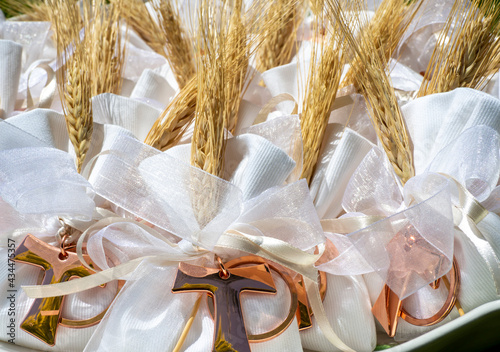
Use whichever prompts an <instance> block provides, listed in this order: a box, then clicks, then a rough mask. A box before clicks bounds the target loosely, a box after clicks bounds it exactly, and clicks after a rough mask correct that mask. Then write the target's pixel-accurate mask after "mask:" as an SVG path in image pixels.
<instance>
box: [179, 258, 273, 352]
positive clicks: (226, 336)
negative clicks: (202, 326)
mask: <svg viewBox="0 0 500 352" xmlns="http://www.w3.org/2000/svg"><path fill="white" fill-rule="evenodd" d="M219 264H220V269H212V268H204V267H200V266H195V265H190V264H186V263H180V264H179V270H178V271H177V277H176V278H175V283H174V287H173V288H172V292H174V293H177V292H192V291H201V292H207V293H208V294H210V295H211V296H213V297H214V301H215V303H214V308H215V332H214V345H213V349H212V351H214V352H223V351H225V352H250V345H249V343H248V337H247V333H246V328H245V323H244V321H243V314H242V311H241V303H240V293H241V292H243V291H253V292H262V293H276V288H275V286H274V281H273V278H272V275H271V272H270V270H269V267H268V266H267V265H265V264H259V265H252V266H247V267H242V268H232V269H230V270H227V269H226V268H225V267H224V265H223V264H222V261H220V259H219Z"/></svg>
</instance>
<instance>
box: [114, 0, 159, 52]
mask: <svg viewBox="0 0 500 352" xmlns="http://www.w3.org/2000/svg"><path fill="white" fill-rule="evenodd" d="M110 2H111V3H120V2H121V9H122V13H123V16H124V18H125V20H126V21H127V23H128V24H129V26H130V27H131V28H132V29H133V30H134V31H136V32H137V34H138V35H139V36H140V37H141V38H142V39H143V40H144V41H145V42H146V44H147V45H148V46H149V47H150V48H151V49H153V50H154V51H155V52H157V53H158V54H160V55H165V50H164V47H165V42H166V39H165V37H164V34H163V31H162V30H161V28H160V26H159V25H158V23H157V22H156V21H155V20H154V18H153V17H152V16H151V14H150V13H149V11H148V8H147V7H146V4H145V3H144V1H143V0H126V1H123V2H122V0H110Z"/></svg>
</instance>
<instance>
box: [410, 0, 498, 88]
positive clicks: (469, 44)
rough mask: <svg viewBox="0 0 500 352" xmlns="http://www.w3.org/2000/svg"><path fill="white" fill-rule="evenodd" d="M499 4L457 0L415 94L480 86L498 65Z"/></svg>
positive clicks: (487, 79) (484, 0) (491, 1)
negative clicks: (422, 80)
mask: <svg viewBox="0 0 500 352" xmlns="http://www.w3.org/2000/svg"><path fill="white" fill-rule="evenodd" d="M499 20H500V5H499V4H498V1H496V0H483V1H472V3H470V2H469V1H465V0H459V1H456V2H455V4H454V5H453V8H452V11H451V12H450V14H449V16H448V19H447V22H446V25H445V28H444V30H443V31H442V34H441V36H440V38H439V40H438V44H437V45H436V47H435V49H434V52H433V54H432V57H431V60H430V62H429V65H428V67H427V70H426V73H425V76H424V82H423V83H422V86H421V87H420V90H419V92H418V95H419V96H424V95H428V94H433V93H441V92H447V91H450V90H452V89H455V88H457V87H468V88H474V89H481V88H482V87H483V86H484V85H485V84H486V83H487V82H488V81H489V78H490V77H489V76H491V75H492V74H493V73H495V72H497V71H498V69H499V68H500V38H499V37H498V34H499V32H500V21H499Z"/></svg>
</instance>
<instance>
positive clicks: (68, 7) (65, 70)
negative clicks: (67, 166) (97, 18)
mask: <svg viewBox="0 0 500 352" xmlns="http://www.w3.org/2000/svg"><path fill="white" fill-rule="evenodd" d="M48 3H49V6H50V7H51V16H52V17H51V22H52V23H53V24H54V25H55V27H56V33H57V35H56V39H57V52H58V58H59V60H60V62H61V63H62V64H63V66H62V68H61V69H60V70H59V71H58V85H59V91H60V96H61V98H62V103H63V110H64V116H65V118H66V127H67V129H68V133H69V138H70V141H71V143H72V144H73V148H74V149H75V153H76V159H77V160H76V165H77V169H78V172H80V171H81V168H82V165H83V162H84V160H85V156H86V153H87V151H88V149H89V146H90V138H91V136H92V130H93V121H92V104H91V97H92V86H91V79H92V78H91V69H92V64H91V60H90V59H89V45H88V42H87V40H88V38H89V37H88V36H85V37H84V38H83V39H81V40H80V35H79V32H80V28H81V24H82V18H83V22H84V23H89V21H90V12H91V8H90V5H89V3H88V2H84V3H83V14H81V13H80V8H79V7H78V6H77V5H76V4H75V3H74V2H68V1H65V0H49V2H48ZM82 15H83V16H82Z"/></svg>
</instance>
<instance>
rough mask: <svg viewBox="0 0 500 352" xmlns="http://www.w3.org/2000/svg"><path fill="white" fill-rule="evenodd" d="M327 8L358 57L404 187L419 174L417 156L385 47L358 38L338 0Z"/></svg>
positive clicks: (356, 66) (378, 126) (357, 67)
mask: <svg viewBox="0 0 500 352" xmlns="http://www.w3.org/2000/svg"><path fill="white" fill-rule="evenodd" d="M327 5H328V6H327V9H328V14H329V15H330V17H331V20H332V21H336V22H338V23H339V24H340V29H341V31H342V34H343V35H344V36H345V38H346V40H347V42H348V44H349V46H350V48H351V50H352V52H353V54H354V55H356V56H357V57H358V59H357V60H353V62H352V65H353V70H354V72H356V73H357V76H356V82H357V84H358V85H359V86H360V88H361V91H362V93H363V95H364V97H365V100H366V102H367V105H368V108H369V112H370V116H371V119H372V122H373V124H374V127H375V130H376V132H377V136H378V138H379V140H380V142H381V143H382V146H383V148H384V150H385V152H386V154H387V157H388V159H389V161H390V162H391V164H392V166H393V168H394V170H395V172H396V174H397V175H398V176H399V178H400V180H401V182H402V183H403V184H404V183H405V182H406V181H408V179H410V178H411V177H413V176H414V175H415V171H414V168H413V154H412V151H411V146H410V141H409V137H408V133H407V131H406V125H405V123H404V120H403V116H402V114H401V111H400V109H399V106H398V102H397V98H396V95H395V93H394V88H393V87H392V85H391V82H390V79H389V77H388V75H387V72H386V69H387V61H386V59H385V50H384V46H383V45H382V44H381V43H380V42H379V43H377V42H374V41H377V38H374V37H370V36H364V35H360V36H359V37H358V38H354V36H353V34H352V32H351V30H350V28H349V27H350V25H349V24H348V22H347V21H346V19H345V18H344V14H343V11H342V6H341V4H340V3H339V2H338V0H327ZM352 20H353V21H355V23H354V24H356V25H357V26H358V27H363V25H364V23H363V21H362V19H361V18H359V17H356V16H353V19H352ZM378 40H379V41H380V40H381V39H378Z"/></svg>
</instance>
